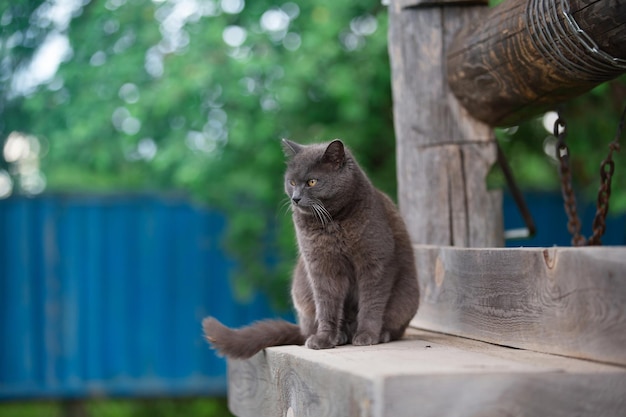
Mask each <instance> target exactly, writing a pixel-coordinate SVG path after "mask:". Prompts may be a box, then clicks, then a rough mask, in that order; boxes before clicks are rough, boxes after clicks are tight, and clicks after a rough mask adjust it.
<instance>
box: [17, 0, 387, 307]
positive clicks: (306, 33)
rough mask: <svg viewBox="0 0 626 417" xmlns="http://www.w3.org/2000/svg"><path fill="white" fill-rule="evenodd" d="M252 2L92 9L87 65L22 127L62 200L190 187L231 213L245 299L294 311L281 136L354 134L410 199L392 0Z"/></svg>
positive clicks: (364, 154) (31, 101) (28, 100)
mask: <svg viewBox="0 0 626 417" xmlns="http://www.w3.org/2000/svg"><path fill="white" fill-rule="evenodd" d="M237 3H238V2H237V1H230V2H229V1H221V2H220V1H205V2H193V1H192V2H178V1H148V0H126V1H121V0H120V1H109V0H93V1H91V2H89V3H88V4H86V5H85V6H84V7H83V8H82V9H80V10H79V11H77V12H76V13H75V14H76V17H74V18H73V19H72V21H71V24H70V26H69V29H68V30H67V34H68V36H69V40H70V44H71V46H72V50H73V54H72V58H71V59H70V60H68V61H67V62H65V63H63V64H62V65H61V66H60V68H59V71H58V72H57V75H56V76H55V79H54V80H52V81H51V82H49V83H47V84H46V85H43V86H41V87H40V88H39V89H38V90H37V91H36V92H34V93H32V94H29V95H28V96H27V97H25V98H24V100H23V101H20V103H17V104H16V106H15V107H16V108H19V110H20V111H21V112H23V114H24V115H26V116H25V117H20V118H16V119H12V120H10V121H9V126H8V131H13V130H17V131H25V132H26V133H29V134H33V135H35V136H37V137H38V138H40V140H43V141H45V143H46V145H47V146H46V147H47V155H46V156H45V158H43V160H42V170H43V172H44V173H45V175H46V177H47V189H48V190H63V191H67V190H76V191H83V190H84V191H90V192H93V191H112V190H116V191H118V190H145V189H150V190H156V191H158V190H171V189H177V190H186V191H187V192H188V193H189V194H190V195H192V196H193V197H194V198H195V199H197V200H199V201H202V202H204V203H205V204H206V205H207V206H210V207H213V208H217V209H220V210H222V211H224V212H226V213H227V214H228V217H229V228H228V232H227V236H225V239H224V242H225V245H226V247H227V248H228V249H229V251H230V253H231V254H232V255H233V257H234V258H235V259H236V260H237V261H238V263H237V264H238V266H239V270H238V271H237V277H238V278H239V279H238V280H236V282H237V285H236V287H237V288H238V289H239V290H240V291H239V293H240V294H241V295H242V296H245V295H246V294H249V293H250V290H251V289H252V288H255V287H259V286H260V287H262V288H265V289H266V290H268V291H269V292H270V293H276V292H278V293H279V294H280V296H278V297H277V298H276V300H277V303H278V304H283V305H285V304H286V303H285V301H284V300H286V299H287V297H286V294H287V293H286V288H287V285H286V283H285V281H286V279H287V278H288V276H289V273H290V270H291V268H292V266H293V262H294V258H295V242H294V238H293V230H292V227H291V225H290V222H291V220H290V215H289V213H288V210H285V209H284V205H283V203H284V202H285V196H284V192H283V180H282V175H283V168H284V158H283V155H282V151H281V148H280V143H279V140H280V138H282V137H289V138H291V139H293V140H295V141H300V142H304V143H307V142H314V141H329V140H331V139H334V138H336V137H339V138H342V139H344V140H345V141H346V143H347V144H348V145H349V146H350V147H351V148H353V150H354V151H355V153H356V154H357V156H358V158H359V159H360V160H361V162H362V164H363V165H364V166H365V168H366V169H367V170H368V172H369V173H370V174H371V176H372V178H373V181H374V182H375V183H376V184H377V185H378V186H379V187H381V188H382V189H384V190H385V191H387V192H388V193H390V194H392V195H393V194H395V169H394V159H395V154H394V142H393V125H392V114H391V94H390V76H389V63H388V57H387V50H386V32H387V28H386V26H387V23H386V18H387V16H386V14H385V13H381V11H384V8H382V7H381V6H380V3H379V0H367V1H364V2H359V3H358V4H357V3H353V2H337V1H331V0H320V1H316V2H297V4H296V3H294V2H275V1H270V0H258V1H257V0H255V1H254V2H253V1H247V2H245V7H244V8H243V9H242V10H241V11H237V10H235V11H233V10H230V9H229V8H228V5H229V4H230V5H231V6H232V5H233V4H234V5H236V4H237ZM184 4H187V6H189V5H190V4H191V5H196V6H203V8H198V9H195V10H194V9H185V8H184V7H183V5H184ZM229 30H230V31H231V32H230V35H231V36H232V33H233V32H232V31H233V30H234V33H235V34H237V33H239V34H240V35H241V33H245V40H244V41H243V42H241V39H239V40H238V39H236V37H235V39H230V38H229V37H228V33H229V32H228V31H229ZM229 43H230V44H229ZM26 120H27V122H25V121H26Z"/></svg>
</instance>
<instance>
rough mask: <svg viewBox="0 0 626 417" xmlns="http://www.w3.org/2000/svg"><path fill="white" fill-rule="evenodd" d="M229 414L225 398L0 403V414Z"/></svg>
mask: <svg viewBox="0 0 626 417" xmlns="http://www.w3.org/2000/svg"><path fill="white" fill-rule="evenodd" d="M70 415H73V416H75V415H81V416H83V417H91V416H93V417H172V416H185V417H230V416H232V414H231V413H230V412H229V411H228V407H227V405H226V400H225V399H209V398H194V399H158V398H156V399H149V400H148V399H146V400H120V399H117V400H110V399H106V400H104V399H103V400H87V401H80V402H76V401H70V402H63V401H54V402H47V401H43V402H13V403H0V417H64V416H70Z"/></svg>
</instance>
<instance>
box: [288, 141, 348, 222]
mask: <svg viewBox="0 0 626 417" xmlns="http://www.w3.org/2000/svg"><path fill="white" fill-rule="evenodd" d="M282 145H283V150H284V151H285V155H286V157H287V171H286V172H285V193H286V194H287V196H288V197H289V198H290V199H291V204H292V207H293V208H294V210H297V211H299V212H301V213H306V214H312V215H315V216H317V217H318V218H319V219H320V220H324V219H325V220H330V218H331V216H332V215H334V214H335V212H336V211H337V210H341V209H342V208H343V207H344V206H345V205H346V204H347V203H348V202H349V200H350V198H351V196H352V191H353V190H352V188H353V178H354V175H353V172H354V159H353V158H352V156H351V154H350V152H349V151H348V149H346V148H345V147H344V145H343V143H342V142H341V141H340V140H334V141H332V142H330V143H324V144H315V145H300V144H298V143H295V142H292V141H289V140H286V139H283V141H282ZM322 223H324V221H322Z"/></svg>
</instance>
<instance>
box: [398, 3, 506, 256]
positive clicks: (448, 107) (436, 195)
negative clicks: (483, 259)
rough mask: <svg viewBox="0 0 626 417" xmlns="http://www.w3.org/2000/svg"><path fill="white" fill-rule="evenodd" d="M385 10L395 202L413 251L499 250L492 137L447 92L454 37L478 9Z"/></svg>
mask: <svg viewBox="0 0 626 417" xmlns="http://www.w3.org/2000/svg"><path fill="white" fill-rule="evenodd" d="M405 3H406V2H402V1H399V0H395V1H393V2H392V4H391V6H390V8H389V18H390V31H389V37H390V40H389V55H390V60H391V68H392V84H393V97H394V125H395V130H396V141H397V152H396V153H397V169H398V198H399V205H400V209H401V211H402V212H403V214H404V218H405V220H406V222H407V226H408V228H409V233H410V234H411V237H412V239H413V241H414V242H415V243H426V244H437V245H454V246H473V247H490V246H501V245H502V243H503V237H502V236H503V234H502V217H501V216H502V215H501V200H500V198H501V197H500V195H499V192H490V191H488V190H487V189H486V185H485V178H486V176H487V173H488V172H489V170H490V168H491V166H492V165H493V164H494V162H495V160H496V147H495V142H494V136H493V132H492V131H491V129H490V128H489V126H487V125H485V124H483V123H481V122H478V121H476V120H475V119H473V118H472V117H470V116H469V115H468V113H467V111H466V110H465V109H464V108H463V107H462V106H461V105H460V104H459V102H458V101H457V100H456V98H455V97H454V95H453V94H452V93H451V92H450V91H449V90H448V87H447V81H446V70H445V61H444V60H443V57H444V56H445V54H446V51H447V48H448V44H449V43H450V40H451V38H452V35H453V34H454V33H455V32H456V30H457V29H458V28H460V27H462V26H463V25H466V24H469V23H470V22H471V21H472V20H474V19H477V18H479V17H480V15H481V13H482V12H483V11H485V10H486V8H483V7H467V6H465V7H460V6H443V7H419V8H406V7H404V6H405V5H406V4H405Z"/></svg>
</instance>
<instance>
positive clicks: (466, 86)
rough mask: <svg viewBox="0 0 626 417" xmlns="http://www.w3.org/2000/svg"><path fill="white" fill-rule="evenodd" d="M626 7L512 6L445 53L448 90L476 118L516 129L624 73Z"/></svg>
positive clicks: (511, 2) (584, 3) (599, 0)
mask: <svg viewBox="0 0 626 417" xmlns="http://www.w3.org/2000/svg"><path fill="white" fill-rule="evenodd" d="M625 26H626V2H623V1H615V0H592V1H590V0H507V1H505V2H503V3H502V4H500V5H499V6H497V7H495V8H493V9H491V10H490V11H489V13H487V15H486V16H484V18H482V19H480V20H479V21H478V24H477V25H474V26H473V27H472V26H468V27H466V28H464V29H463V30H461V31H460V32H459V33H458V34H457V35H456V37H455V40H454V42H453V43H452V45H451V46H450V49H449V50H448V51H447V53H448V55H447V72H448V80H449V83H450V88H451V89H452V91H453V92H454V94H455V95H456V96H457V98H459V100H460V101H461V103H463V106H464V107H465V108H466V109H467V110H468V111H469V112H470V113H471V114H472V115H473V116H474V117H476V118H477V119H480V120H482V121H483V122H485V123H488V124H490V125H494V126H496V125H511V124H514V123H517V122H519V121H521V120H523V119H525V118H528V117H530V116H533V115H537V114H539V113H541V112H543V111H545V110H548V109H550V108H553V107H554V105H555V104H556V103H559V102H562V101H566V100H569V99H571V98H574V97H576V96H578V95H580V94H582V93H584V92H586V91H588V90H590V89H591V88H593V87H595V86H597V85H598V84H600V83H602V82H605V81H608V80H610V79H612V78H615V77H617V76H618V75H620V74H623V73H625V72H626V30H625V29H624V27H625Z"/></svg>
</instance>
